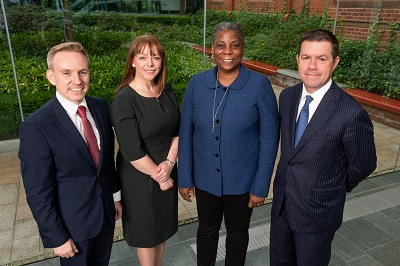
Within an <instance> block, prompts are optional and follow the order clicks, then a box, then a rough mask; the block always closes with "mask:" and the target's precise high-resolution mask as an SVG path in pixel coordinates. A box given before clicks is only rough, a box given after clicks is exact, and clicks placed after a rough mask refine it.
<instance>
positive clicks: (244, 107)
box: [178, 22, 279, 265]
mask: <svg viewBox="0 0 400 266" xmlns="http://www.w3.org/2000/svg"><path fill="white" fill-rule="evenodd" d="M244 46H245V45H244V37H243V31H242V29H241V27H240V26H239V25H238V24H236V23H235V22H222V23H219V24H218V25H217V26H216V27H215V30H214V37H213V41H212V46H211V51H212V57H213V58H214V60H215V64H216V66H215V67H214V68H213V69H211V70H207V71H204V72H202V73H199V74H196V75H194V76H193V77H192V78H191V80H190V82H189V84H188V87H187V88H186V92H185V96H184V100H183V105H182V113H181V115H182V116H181V124H180V131H179V135H180V139H179V165H178V167H179V171H178V173H179V174H178V186H179V192H180V194H181V196H182V197H183V199H185V200H187V201H189V202H190V201H191V197H194V196H196V203H197V211H198V219H199V228H198V232H197V264H198V265H214V264H215V260H216V255H217V246H218V238H219V229H220V227H221V222H222V219H223V218H225V226H226V230H227V237H226V258H225V263H226V265H244V263H245V259H246V250H247V245H248V241H249V233H248V229H249V224H250V217H251V214H252V208H253V207H255V206H259V205H261V204H262V203H263V202H264V199H265V197H267V195H268V191H269V186H270V180H271V175H272V172H273V168H274V163H275V158H276V153H277V148H278V142H279V123H278V121H279V116H278V108H277V103H276V98H275V94H274V92H273V90H272V87H271V84H270V82H269V80H268V79H267V78H266V77H264V76H262V75H261V74H257V73H255V72H253V71H250V70H248V69H247V68H245V67H244V66H243V65H242V64H241V60H242V57H243V54H244Z"/></svg>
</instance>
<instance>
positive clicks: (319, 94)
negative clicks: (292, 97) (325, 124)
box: [300, 79, 332, 105]
mask: <svg viewBox="0 0 400 266" xmlns="http://www.w3.org/2000/svg"><path fill="white" fill-rule="evenodd" d="M331 85H332V79H330V80H329V81H328V82H327V83H326V84H325V85H324V86H322V87H321V88H320V89H318V90H316V91H315V92H314V93H312V94H309V93H308V92H307V91H306V88H305V87H304V83H303V91H302V93H301V98H300V101H301V100H304V99H305V98H306V96H307V95H311V96H312V97H313V102H314V103H313V104H317V105H318V104H319V103H320V102H321V100H322V98H323V97H324V95H325V93H326V92H327V91H328V90H329V88H330V87H331ZM304 101H305V100H304Z"/></svg>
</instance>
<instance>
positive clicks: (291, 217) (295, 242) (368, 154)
mask: <svg viewBox="0 0 400 266" xmlns="http://www.w3.org/2000/svg"><path fill="white" fill-rule="evenodd" d="M296 60H297V64H298V71H299V76H300V78H301V80H302V82H301V83H299V84H297V85H295V86H293V87H290V88H286V89H284V90H283V91H282V92H281V94H280V98H279V110H280V119H281V120H280V121H281V122H280V126H281V157H280V160H279V164H278V168H277V172H276V176H275V180H274V188H273V205H272V211H271V232H270V243H271V244H270V260H271V265H297V266H324V265H328V263H329V260H330V257H331V242H332V240H333V237H334V234H335V232H336V231H337V229H338V228H339V227H340V225H341V224H342V218H343V209H344V203H345V198H346V192H349V191H351V190H352V189H353V188H354V187H356V186H357V185H358V184H359V183H360V182H361V181H362V180H363V179H365V178H366V177H367V176H368V175H369V174H371V172H372V171H373V170H374V169H375V167H376V151H375V144H374V132H373V131H374V129H373V125H372V123H371V120H370V117H369V115H368V113H367V112H366V111H365V110H364V108H363V107H362V106H361V105H360V104H359V103H358V102H356V101H355V100H354V99H353V98H352V97H351V96H349V95H348V94H347V93H346V92H344V91H343V90H342V89H340V88H339V87H338V85H337V84H336V83H335V82H333V81H332V73H333V71H334V70H335V68H336V66H337V65H338V63H339V60H340V59H339V45H338V41H337V39H336V37H335V36H334V35H333V34H332V33H331V32H329V31H327V30H320V29H318V30H313V31H310V32H307V33H305V34H304V35H303V36H302V38H301V40H300V43H299V48H298V54H297V56H296Z"/></svg>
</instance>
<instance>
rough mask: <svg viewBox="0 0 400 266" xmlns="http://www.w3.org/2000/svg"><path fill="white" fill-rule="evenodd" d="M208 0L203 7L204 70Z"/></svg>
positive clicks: (204, 65) (204, 63)
mask: <svg viewBox="0 0 400 266" xmlns="http://www.w3.org/2000/svg"><path fill="white" fill-rule="evenodd" d="M206 8H207V0H204V9H203V71H204V70H205V69H206V21H207V18H206V14H207V10H206Z"/></svg>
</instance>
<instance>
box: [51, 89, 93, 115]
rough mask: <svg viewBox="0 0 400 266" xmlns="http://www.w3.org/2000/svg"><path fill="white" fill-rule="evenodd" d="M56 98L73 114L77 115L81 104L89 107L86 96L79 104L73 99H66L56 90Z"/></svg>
mask: <svg viewBox="0 0 400 266" xmlns="http://www.w3.org/2000/svg"><path fill="white" fill-rule="evenodd" d="M56 98H57V100H58V101H59V102H60V104H61V105H62V107H63V108H64V109H65V110H66V111H67V112H68V113H69V114H71V115H75V114H76V112H77V111H78V106H79V105H83V106H85V107H86V109H88V108H87V103H86V99H85V98H83V100H82V102H81V103H80V104H79V105H78V104H76V103H74V102H71V101H69V100H67V99H65V98H64V97H62V96H61V95H60V93H58V91H56Z"/></svg>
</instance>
